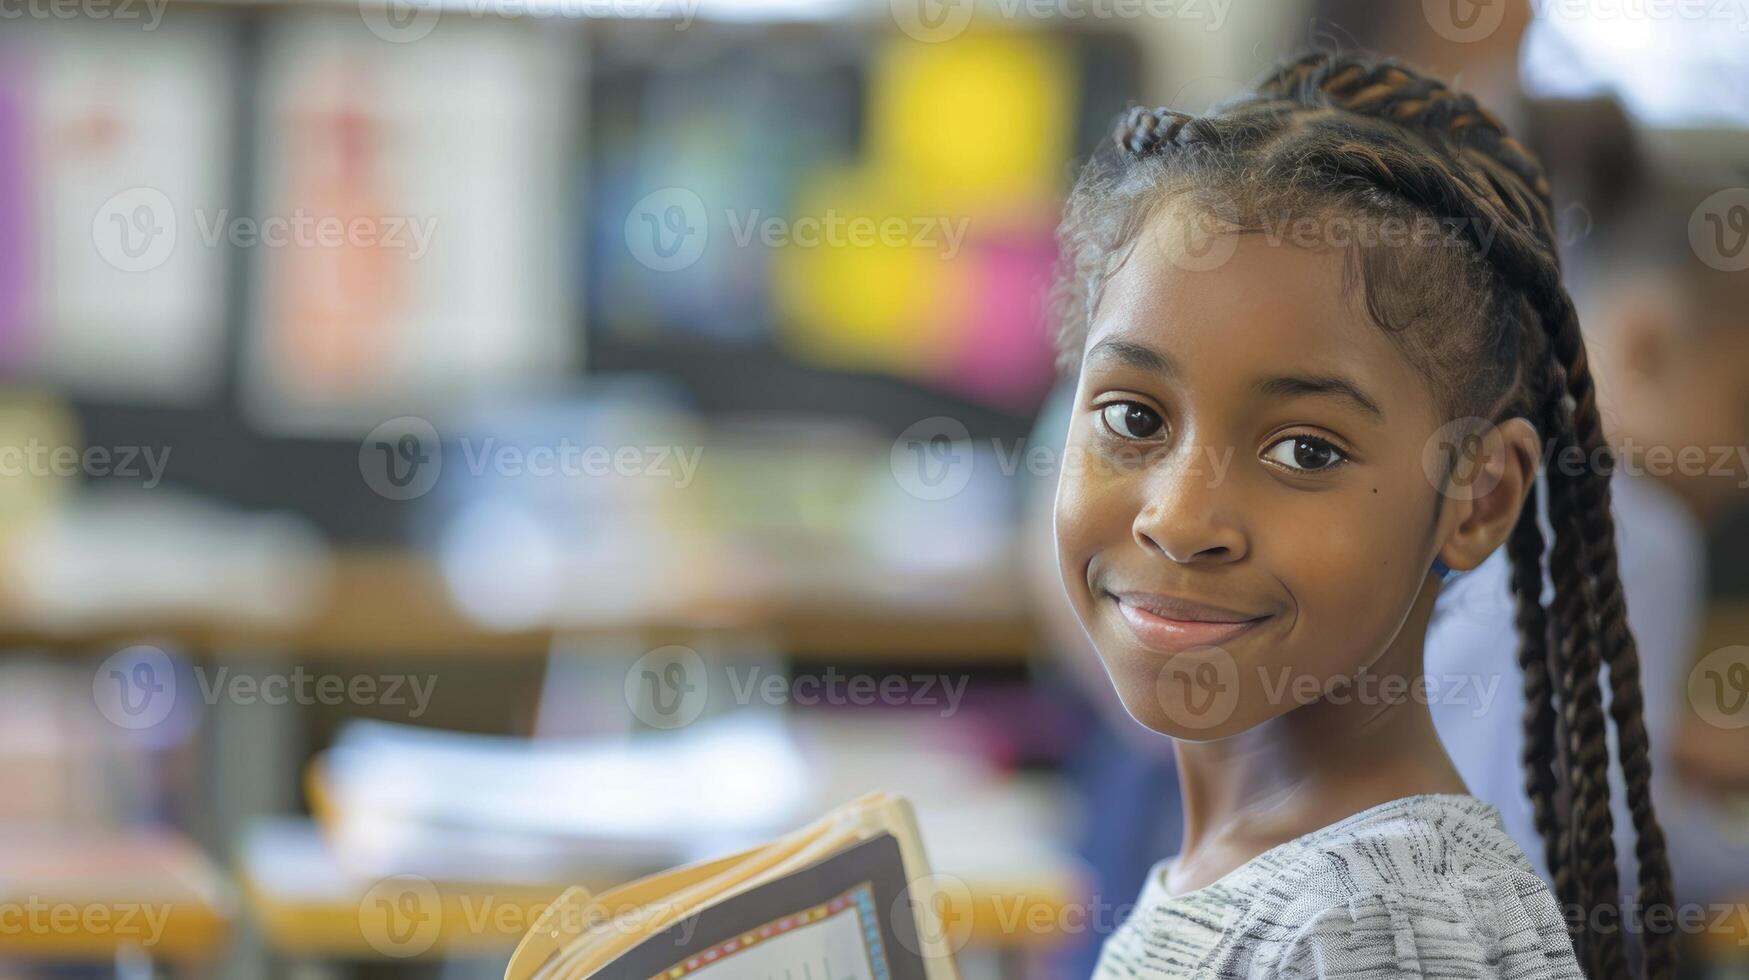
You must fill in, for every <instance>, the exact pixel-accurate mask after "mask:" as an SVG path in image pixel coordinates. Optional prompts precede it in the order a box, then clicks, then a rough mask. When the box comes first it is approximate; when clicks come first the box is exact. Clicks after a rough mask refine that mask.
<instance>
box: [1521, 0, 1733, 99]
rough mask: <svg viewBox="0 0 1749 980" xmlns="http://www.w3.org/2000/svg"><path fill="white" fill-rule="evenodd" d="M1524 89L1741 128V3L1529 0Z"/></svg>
mask: <svg viewBox="0 0 1749 980" xmlns="http://www.w3.org/2000/svg"><path fill="white" fill-rule="evenodd" d="M1534 9H1535V11H1536V18H1535V20H1534V21H1533V22H1532V24H1531V26H1530V29H1529V32H1528V33H1527V35H1526V37H1525V42H1524V50H1523V55H1522V58H1523V60H1522V65H1521V67H1522V71H1523V75H1524V85H1525V89H1526V91H1528V92H1529V93H1530V94H1531V95H1533V96H1536V97H1539V98H1579V97H1585V96H1595V95H1603V94H1613V95H1614V96H1615V97H1616V98H1618V99H1620V100H1621V102H1622V104H1623V105H1624V106H1625V107H1626V108H1627V111H1628V112H1629V113H1630V114H1631V115H1633V116H1634V117H1635V118H1636V119H1637V120H1638V121H1639V122H1640V123H1642V124H1643V125H1646V126H1650V127H1653V128H1667V129H1688V128H1700V127H1716V126H1749V5H1745V4H1742V3H1739V2H1735V0H1534Z"/></svg>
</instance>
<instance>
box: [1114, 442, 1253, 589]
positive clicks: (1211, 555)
mask: <svg viewBox="0 0 1749 980" xmlns="http://www.w3.org/2000/svg"><path fill="white" fill-rule="evenodd" d="M1209 455H1210V454H1209V453H1205V452H1204V451H1202V450H1201V449H1197V450H1196V451H1195V455H1194V456H1193V457H1192V458H1181V457H1180V455H1179V454H1174V456H1173V458H1171V459H1169V460H1163V461H1162V462H1161V464H1160V466H1159V467H1157V468H1156V469H1155V471H1154V472H1153V473H1152V474H1150V479H1148V480H1146V481H1144V483H1143V487H1142V492H1143V493H1144V494H1146V495H1147V498H1146V500H1145V501H1144V502H1143V504H1142V508H1141V510H1140V511H1138V512H1137V514H1136V519H1135V522H1134V524H1132V525H1131V528H1130V531H1131V534H1132V535H1133V536H1134V537H1135V540H1136V543H1137V544H1139V545H1141V546H1142V548H1143V549H1144V550H1146V551H1150V552H1155V553H1158V554H1160V555H1164V556H1165V557H1167V558H1170V559H1172V560H1173V561H1175V562H1178V563H1180V564H1190V563H1193V562H1197V563H1215V564H1225V563H1228V562H1235V561H1238V560H1239V559H1241V558H1243V557H1245V553H1246V550H1247V543H1246V535H1245V529H1244V526H1243V524H1242V522H1241V521H1240V518H1239V513H1240V511H1239V507H1238V506H1237V502H1236V501H1235V499H1234V496H1235V491H1236V488H1232V487H1226V486H1223V485H1222V484H1223V483H1224V482H1225V481H1224V480H1222V479H1219V478H1217V473H1218V472H1219V471H1218V470H1214V469H1211V467H1209V466H1208V465H1207V458H1208V456H1209Z"/></svg>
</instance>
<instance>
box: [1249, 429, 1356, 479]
mask: <svg viewBox="0 0 1749 980" xmlns="http://www.w3.org/2000/svg"><path fill="white" fill-rule="evenodd" d="M1264 458H1265V459H1268V460H1270V461H1271V462H1274V463H1277V464H1279V465H1281V466H1285V467H1287V468H1288V469H1291V470H1299V471H1301V472H1305V473H1316V472H1319V471H1321V470H1329V469H1335V468H1336V467H1337V466H1339V465H1341V464H1343V463H1346V462H1348V457H1347V456H1346V455H1344V454H1343V452H1342V450H1340V449H1337V448H1336V447H1335V446H1334V445H1331V444H1330V443H1328V442H1326V441H1324V440H1323V439H1319V438H1316V437H1314V436H1288V437H1287V438H1286V439H1282V440H1280V441H1278V442H1276V443H1275V444H1274V445H1272V446H1270V447H1269V451H1268V452H1267V453H1265V454H1264Z"/></svg>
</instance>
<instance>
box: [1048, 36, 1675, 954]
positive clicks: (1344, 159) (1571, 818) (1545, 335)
mask: <svg viewBox="0 0 1749 980" xmlns="http://www.w3.org/2000/svg"><path fill="white" fill-rule="evenodd" d="M1111 149H1112V151H1114V152H1113V153H1112V154H1111V155H1110V156H1109V157H1096V159H1095V160H1094V161H1093V162H1092V163H1091V164H1090V165H1089V167H1088V168H1087V170H1086V171H1084V172H1083V175H1082V178H1081V180H1080V181H1079V182H1078V183H1077V186H1076V189H1075V192H1074V193H1073V194H1072V195H1071V198H1070V201H1069V206H1068V211H1067V214H1066V215H1065V220H1064V222H1063V227H1062V230H1061V232H1060V237H1061V245H1062V252H1063V256H1064V262H1065V266H1066V274H1065V276H1064V279H1063V281H1062V282H1061V283H1060V284H1059V292H1058V300H1059V303H1060V304H1061V309H1062V313H1063V328H1062V333H1061V337H1060V340H1061V344H1062V354H1063V363H1064V364H1065V365H1069V364H1073V363H1075V360H1077V359H1078V356H1079V352H1080V348H1081V346H1082V344H1083V339H1084V336H1085V331H1086V327H1087V323H1088V322H1089V320H1090V319H1091V313H1092V311H1093V309H1094V308H1095V306H1096V304H1097V302H1098V297H1099V293H1100V290H1101V289H1102V287H1103V283H1104V281H1105V279H1106V278H1107V277H1109V275H1110V273H1111V269H1112V268H1113V267H1114V265H1113V261H1112V259H1113V257H1114V256H1117V255H1120V254H1121V253H1122V252H1123V250H1124V249H1125V248H1126V247H1127V245H1128V243H1130V242H1131V241H1133V240H1134V238H1135V236H1136V234H1138V231H1139V228H1140V227H1141V225H1142V224H1143V223H1144V222H1145V220H1146V219H1147V218H1148V216H1149V215H1150V214H1151V213H1152V212H1153V209H1156V208H1159V207H1161V206H1162V204H1163V202H1164V201H1165V200H1166V199H1167V198H1168V197H1170V196H1171V195H1172V194H1173V193H1174V192H1176V191H1179V190H1182V189H1195V188H1199V187H1206V188H1211V189H1218V190H1220V191H1221V192H1222V195H1223V199H1230V200H1231V201H1232V202H1234V204H1235V207H1236V209H1237V210H1238V211H1239V212H1241V213H1240V214H1238V215H1236V216H1235V217H1238V218H1243V219H1245V220H1239V221H1236V222H1235V224H1236V226H1237V227H1239V228H1240V229H1241V230H1244V229H1250V228H1254V227H1255V222H1256V221H1257V220H1258V217H1259V216H1261V215H1263V214H1265V213H1266V212H1267V211H1268V210H1269V209H1271V208H1277V207H1279V208H1284V209H1291V210H1297V211H1301V212H1311V213H1315V214H1321V215H1334V214H1360V215H1362V216H1365V217H1373V218H1403V217H1408V218H1415V217H1423V218H1425V217H1429V216H1431V217H1432V218H1434V219H1438V220H1442V221H1448V222H1452V223H1455V224H1456V225H1457V226H1458V227H1457V228H1456V232H1457V237H1458V238H1459V239H1460V240H1461V243H1462V245H1463V246H1464V247H1463V248H1461V249H1423V250H1421V251H1420V252H1417V253H1416V255H1417V256H1418V258H1416V259H1414V260H1407V259H1405V258H1404V257H1403V256H1404V254H1405V250H1403V249H1378V248H1368V247H1363V246H1355V247H1353V248H1352V249H1351V253H1350V254H1351V257H1352V258H1353V259H1355V261H1356V262H1357V263H1358V265H1359V268H1360V273H1361V275H1360V282H1361V285H1362V287H1363V288H1364V291H1365V300H1366V308H1367V310H1368V312H1369V314H1371V316H1372V317H1373V319H1374V320H1376V321H1377V322H1378V323H1379V324H1380V325H1381V326H1383V327H1385V328H1386V330H1387V332H1388V333H1389V335H1390V336H1391V338H1392V340H1393V341H1394V342H1396V343H1397V344H1398V345H1399V346H1400V347H1401V348H1402V349H1403V351H1404V353H1405V355H1406V356H1408V358H1409V360H1410V361H1411V363H1414V364H1415V365H1416V366H1417V367H1418V368H1419V369H1420V370H1421V371H1422V373H1423V375H1424V376H1425V377H1427V379H1428V381H1429V384H1430V385H1431V386H1432V387H1433V388H1434V392H1435V396H1436V403H1437V404H1438V406H1439V408H1440V410H1441V411H1442V412H1444V413H1446V414H1445V415H1444V417H1446V418H1463V417H1471V416H1479V415H1484V414H1485V415H1486V416H1487V417H1488V419H1489V420H1490V421H1493V422H1500V421H1503V420H1504V419H1506V418H1511V417H1514V416H1523V417H1525V418H1528V419H1530V420H1531V421H1532V423H1533V424H1534V425H1535V426H1536V428H1537V430H1538V432H1539V433H1540V435H1541V436H1542V438H1543V439H1544V440H1545V442H1546V445H1545V449H1546V450H1553V451H1554V453H1555V455H1554V457H1553V458H1554V459H1555V460H1556V462H1557V463H1560V464H1562V465H1555V466H1549V467H1545V468H1544V469H1543V473H1542V475H1543V480H1542V481H1541V485H1542V486H1543V487H1544V488H1545V493H1539V487H1538V484H1536V483H1533V484H1532V486H1531V487H1530V488H1529V492H1528V494H1527V500H1526V504H1525V507H1524V509H1523V511H1522V512H1521V514H1520V516H1519V519H1518V522H1517V524H1516V525H1515V526H1514V527H1513V530H1512V532H1511V535H1510V537H1509V539H1508V541H1507V545H1506V550H1507V555H1508V558H1509V559H1510V561H1511V565H1512V575H1511V590H1512V594H1513V597H1514V604H1515V614H1514V621H1515V624H1516V626H1517V629H1518V631H1519V634H1520V646H1519V651H1518V664H1519V667H1520V669H1521V671H1522V673H1523V675H1524V676H1523V681H1524V694H1525V710H1524V716H1523V719H1522V721H1523V725H1524V732H1525V744H1524V750H1523V755H1522V757H1521V763H1522V765H1523V767H1524V787H1525V792H1526V795H1527V796H1528V797H1529V799H1530V803H1531V809H1532V812H1533V816H1534V820H1535V826H1536V829H1537V833H1538V835H1539V836H1540V837H1541V838H1542V840H1543V851H1544V854H1545V857H1546V858H1547V863H1548V868H1549V873H1550V876H1551V878H1552V879H1553V880H1554V886H1555V887H1554V890H1555V894H1556V896H1557V898H1558V900H1559V901H1560V902H1561V903H1562V904H1563V906H1564V908H1565V909H1566V910H1567V911H1568V914H1569V921H1568V927H1569V930H1570V931H1571V932H1572V934H1573V939H1574V947H1575V952H1576V954H1577V956H1578V959H1579V962H1580V964H1581V965H1582V966H1583V967H1584V968H1585V969H1586V971H1587V972H1588V973H1589V974H1591V975H1594V976H1607V977H1618V976H1619V977H1625V976H1631V975H1634V974H1635V971H1632V970H1630V968H1629V963H1628V952H1627V949H1626V944H1625V942H1624V940H1623V936H1622V934H1621V931H1620V930H1619V929H1612V928H1602V929H1597V928H1592V927H1590V925H1589V923H1590V922H1591V915H1590V913H1591V912H1592V910H1595V909H1598V908H1600V907H1604V906H1608V907H1610V908H1611V909H1612V910H1614V911H1616V912H1617V913H1619V912H1620V911H1621V910H1620V907H1619V905H1620V902H1621V898H1622V896H1621V894H1620V883H1619V874H1618V872H1617V867H1616V852H1615V844H1614V833H1613V832H1614V819H1613V816H1612V811H1611V806H1610V796H1611V786H1610V779H1609V767H1610V749H1609V742H1608V738H1607V732H1608V728H1609V726H1610V725H1611V724H1613V726H1614V728H1615V731H1616V736H1617V742H1618V745H1619V754H1620V764H1621V766H1622V772H1623V776H1624V777H1625V779H1624V781H1625V784H1626V788H1627V802H1628V807H1629V810H1630V812H1631V813H1632V817H1633V826H1634V832H1635V836H1636V844H1635V856H1636V858H1637V862H1638V888H1637V893H1636V907H1637V908H1640V909H1660V908H1663V909H1665V910H1667V909H1668V907H1669V904H1670V902H1671V896H1672V893H1673V891H1672V886H1671V881H1670V867H1669V861H1668V857H1667V855H1666V852H1665V841H1664V835H1663V831H1662V830H1661V828H1660V827H1659V824H1658V821H1657V817H1656V814H1655V813H1654V810H1653V805H1652V797H1651V752H1650V745H1649V742H1648V738H1647V733H1646V729H1645V723H1644V719H1643V695H1642V693H1641V691H1640V686H1639V656H1638V652H1637V648H1636V646H1635V643H1634V639H1633V635H1632V633H1631V631H1630V630H1629V628H1628V623H1627V609H1626V599H1625V595H1624V593H1623V590H1622V587H1621V581H1620V573H1619V568H1618V555H1617V551H1616V544H1615V527H1614V521H1613V518H1612V516H1611V514H1610V494H1609V478H1610V474H1611V472H1612V471H1613V469H1614V459H1613V456H1612V455H1611V453H1610V450H1609V448H1608V446H1607V444H1606V442H1605V440H1604V436H1603V431H1602V424H1601V419H1600V416H1599V414H1598V409H1597V403H1596V392H1595V385H1594V382H1593V379H1592V376H1591V372H1590V367H1589V364H1588V362H1587V360H1586V356H1585V344H1584V338H1583V336H1582V334H1581V331H1580V327H1579V322H1578V318H1577V315H1576V314H1575V312H1574V309H1573V303H1572V300H1571V297H1570V296H1569V295H1568V294H1567V291H1566V289H1565V287H1564V286H1563V284H1562V281H1561V268H1560V262H1559V260H1558V258H1557V253H1556V247H1555V235H1554V221H1553V208H1552V205H1551V199H1550V189H1549V182H1548V179H1547V177H1546V175H1545V174H1544V172H1543V169H1542V166H1541V164H1540V163H1539V162H1538V161H1537V159H1536V157H1535V155H1534V154H1532V153H1531V152H1530V151H1529V150H1527V149H1526V148H1525V147H1524V146H1523V145H1522V144H1521V143H1519V142H1518V141H1517V140H1516V139H1514V138H1513V137H1512V136H1511V135H1509V134H1508V133H1507V132H1506V129H1505V127H1504V126H1503V125H1502V124H1501V122H1500V120H1499V118H1498V117H1496V116H1495V115H1494V114H1492V113H1490V112H1489V111H1488V110H1487V109H1485V108H1483V107H1481V106H1480V105H1478V104H1477V103H1476V101H1475V99H1473V98H1472V97H1470V96H1469V95H1466V94H1462V93H1458V92H1455V91H1453V90H1451V89H1450V88H1449V87H1447V86H1446V85H1445V84H1444V83H1443V82H1441V81H1439V80H1438V79H1435V78H1430V77H1428V76H1426V75H1423V74H1421V73H1419V72H1417V71H1415V70H1413V69H1411V68H1408V67H1406V66H1404V65H1401V64H1399V63H1397V62H1395V61H1393V60H1389V59H1383V60H1372V59H1361V58H1354V57H1346V56H1337V55H1331V54H1324V53H1318V54H1310V55H1307V56H1305V57H1302V58H1299V59H1296V60H1294V61H1291V62H1288V63H1286V64H1284V65H1283V66H1281V67H1280V68H1279V69H1277V70H1276V71H1275V72H1273V73H1272V74H1270V75H1269V76H1268V77H1266V78H1265V79H1264V80H1263V81H1261V82H1260V83H1259V84H1258V85H1257V86H1256V87H1255V88H1254V89H1253V90H1252V91H1251V92H1249V93H1247V94H1245V95H1243V96H1241V97H1240V98H1239V99H1237V100H1236V101H1234V102H1232V103H1229V104H1227V105H1224V106H1221V107H1219V108H1217V109H1216V110H1214V111H1212V112H1211V113H1209V114H1206V115H1192V114H1189V113H1185V112H1180V111H1176V110H1172V109H1164V108H1162V109H1147V108H1142V107H1134V108H1131V109H1130V110H1129V111H1128V112H1127V113H1125V115H1124V116H1123V117H1122V118H1121V119H1120V120H1119V121H1118V124H1117V126H1116V128H1115V131H1114V133H1113V140H1112V144H1111ZM1404 327H1412V328H1415V329H1402V328H1404ZM1575 455H1576V456H1578V457H1579V458H1580V459H1581V460H1584V461H1586V462H1587V463H1588V464H1589V463H1592V462H1593V461H1595V465H1587V466H1584V467H1582V468H1581V469H1580V470H1579V471H1577V472H1570V471H1569V470H1568V469H1567V467H1566V465H1565V462H1566V460H1567V458H1568V457H1571V456H1575ZM1542 504H1546V509H1547V512H1548V517H1549V525H1550V528H1551V531H1552V541H1545V539H1544V535H1543V531H1542V529H1541V527H1540V526H1539V523H1538V521H1539V514H1538V510H1539V505H1542ZM1545 559H1546V568H1545ZM1545 587H1552V599H1551V600H1550V601H1549V602H1548V603H1547V604H1545V603H1544V600H1543V594H1544V590H1545ZM1604 670H1607V672H1608V678H1609V684H1610V697H1609V704H1608V710H1607V714H1606V712H1605V709H1604V704H1603V696H1602V690H1601V681H1600V678H1601V676H1602V673H1603V671H1604ZM1616 921H1618V922H1623V921H1624V920H1623V919H1621V918H1620V917H1619V915H1618V916H1617V920H1616ZM1674 940H1675V937H1674V935H1673V934H1671V933H1670V932H1669V931H1667V930H1666V931H1658V932H1653V931H1645V932H1642V933H1641V942H1640V943H1639V956H1638V960H1639V966H1640V969H1639V971H1638V975H1640V976H1644V977H1647V978H1651V980H1669V978H1671V977H1673V976H1674V973H1675V964H1676V954H1675V942H1674Z"/></svg>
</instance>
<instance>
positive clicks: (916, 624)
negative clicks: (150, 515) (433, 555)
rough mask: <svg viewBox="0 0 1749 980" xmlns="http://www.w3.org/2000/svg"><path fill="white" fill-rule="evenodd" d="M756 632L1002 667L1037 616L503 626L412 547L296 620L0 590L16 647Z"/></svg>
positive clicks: (878, 655) (775, 610) (432, 650)
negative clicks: (103, 614)
mask: <svg viewBox="0 0 1749 980" xmlns="http://www.w3.org/2000/svg"><path fill="white" fill-rule="evenodd" d="M1016 605H1019V604H1018V603H1017V604H1016ZM749 633H756V634H757V635H759V636H761V637H763V638H768V639H771V640H774V641H775V642H776V643H777V644H778V646H779V647H780V648H782V649H783V650H784V651H785V652H786V653H787V654H788V655H790V656H793V657H795V658H797V659H802V660H810V659H811V660H821V659H840V658H868V659H871V660H913V659H915V660H922V659H933V658H939V657H941V656H954V657H959V658H963V659H971V660H987V661H991V662H998V663H1000V662H1019V661H1021V660H1022V659H1024V658H1025V656H1026V655H1027V652H1028V650H1029V648H1030V644H1031V642H1032V636H1033V630H1032V623H1031V621H1030V619H1029V618H1028V617H1027V616H1026V615H1024V614H1023V613H1020V612H1013V613H1006V612H973V613H956V612H955V611H953V610H951V609H948V608H943V607H931V608H928V609H919V608H912V607H907V606H904V605H900V604H895V603H883V602H871V603H866V604H865V603H857V604H852V603H850V602H844V603H820V602H807V601H784V600H760V601H734V602H730V601H725V602H720V603H706V604H701V605H699V606H698V607H697V608H694V609H690V610H687V611H686V613H685V614H682V615H674V616H666V617H658V618H645V617H637V618H628V619H625V620H618V621H614V620H594V621H589V622H578V623H566V624H551V625H542V626H539V627H533V628H524V629H500V628H495V627H493V626H491V625H489V624H485V623H481V622H479V621H477V620H475V619H472V618H470V617H468V616H467V615H466V613H465V612H464V611H463V610H461V609H458V608H457V607H456V606H455V604H454V603H453V602H452V601H451V599H450V596H449V591H448V589H447V587H446V584H445V582H444V580H443V577H442V574H441V572H440V570H439V568H438V567H437V565H436V564H435V563H434V562H433V561H431V560H430V559H428V558H426V557H424V556H422V555H418V554H416V553H412V552H405V551H377V552H371V551H354V552H343V553H341V554H339V555H337V556H336V557H335V558H334V560H333V562H332V564H331V570H330V573H329V576H328V585H327V588H326V589H325V594H324V595H323V597H322V598H321V599H320V600H319V601H318V603H317V605H316V608H315V609H314V610H313V612H312V613H311V614H310V615H307V616H303V617H299V618H297V619H295V620H291V621H260V620H251V619H248V618H246V617H242V616H237V615H233V614H229V613H227V612H226V611H224V610H216V609H215V610H204V611H193V610H160V611H150V612H148V611H140V610H135V611H131V612H129V613H127V614H125V615H118V616H115V617H112V618H106V619H104V620H102V621H99V622H79V623H76V624H71V625H67V624H47V623H44V622H42V620H41V617H39V616H36V615H33V610H32V609H30V608H29V607H28V606H27V605H25V604H23V603H22V602H21V601H20V599H19V597H18V596H17V595H16V594H15V593H13V592H5V591H0V644H3V645H5V646H9V647H14V648H19V647H46V648H50V649H67V650H89V649H93V648H111V649H113V648H115V647H119V646H123V645H126V644H129V643H137V642H142V641H147V642H150V641H154V640H155V641H159V642H165V643H173V644H176V645H178V646H181V647H183V648H185V649H187V650H189V651H191V652H195V653H200V654H207V655H224V654H227V653H230V652H234V651H239V650H253V651H262V650H271V651H273V652H275V653H277V654H281V655H286V656H294V657H296V656H348V655H367V656H369V655H376V656H400V655H424V654H463V655H466V654H477V655H493V656H499V655H522V656H544V655H546V654H547V653H549V652H550V651H551V650H552V646H553V641H554V640H555V639H565V640H568V641H574V640H579V639H582V640H587V639H589V638H591V637H592V636H600V637H602V638H617V637H625V636H628V635H630V636H639V637H643V638H645V639H647V640H648V641H649V642H651V643H653V644H661V643H670V642H686V641H689V640H697V639H700V638H709V637H712V636H725V637H736V636H745V635H748V634H749Z"/></svg>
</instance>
